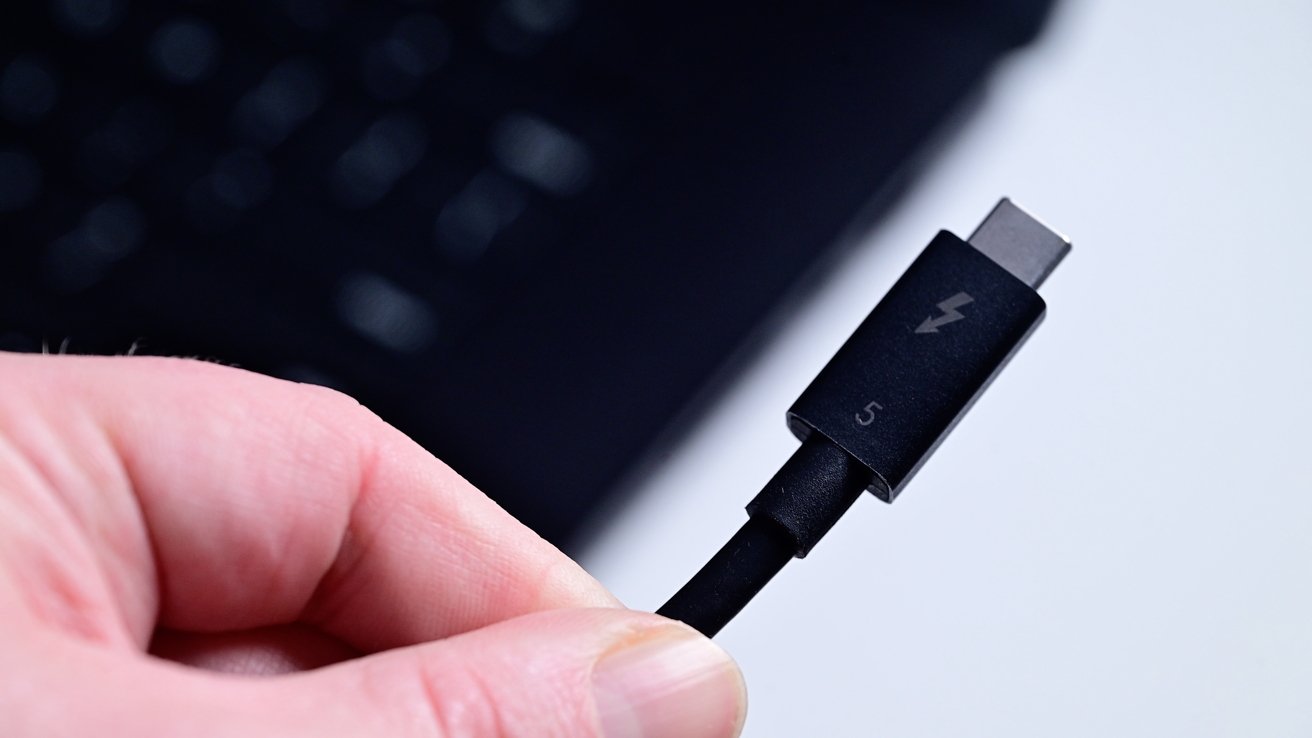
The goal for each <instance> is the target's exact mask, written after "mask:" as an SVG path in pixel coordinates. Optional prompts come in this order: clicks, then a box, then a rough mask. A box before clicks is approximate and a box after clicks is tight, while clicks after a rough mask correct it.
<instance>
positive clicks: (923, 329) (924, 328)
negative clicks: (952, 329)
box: [916, 292, 975, 333]
mask: <svg viewBox="0 0 1312 738" xmlns="http://www.w3.org/2000/svg"><path fill="white" fill-rule="evenodd" d="M974 301H975V298H973V297H971V296H970V295H967V294H966V293H965V292H958V293H957V294H955V295H953V296H952V297H949V298H948V299H946V300H944V301H943V302H940V303H939V304H938V309H939V310H942V311H943V314H942V315H940V316H939V317H937V318H925V322H924V323H921V324H920V327H919V328H917V329H916V333H938V329H939V328H941V327H943V326H945V325H947V324H948V323H955V322H957V321H958V320H961V319H962V318H964V317H966V316H964V315H962V314H961V313H959V312H957V308H959V307H963V306H965V305H969V304H970V303H972V302H974Z"/></svg>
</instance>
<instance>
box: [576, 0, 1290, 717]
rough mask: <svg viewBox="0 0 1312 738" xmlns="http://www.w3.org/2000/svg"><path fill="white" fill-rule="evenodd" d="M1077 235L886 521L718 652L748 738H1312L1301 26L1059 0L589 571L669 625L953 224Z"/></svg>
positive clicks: (1255, 9)
mask: <svg viewBox="0 0 1312 738" xmlns="http://www.w3.org/2000/svg"><path fill="white" fill-rule="evenodd" d="M1003 194H1006V195H1010V196H1012V197H1014V198H1015V199H1016V200H1017V201H1018V202H1021V203H1022V204H1024V205H1025V206H1026V207H1028V208H1029V209H1031V210H1032V211H1034V212H1035V213H1037V214H1039V215H1040V216H1041V217H1043V218H1044V219H1045V220H1047V221H1048V222H1050V223H1052V224H1053V225H1055V226H1056V227H1058V228H1060V229H1061V230H1063V231H1065V232H1066V233H1067V234H1069V235H1070V236H1071V238H1072V240H1073V242H1074V244H1075V250H1074V252H1073V253H1072V255H1071V257H1070V258H1068V259H1067V261H1066V262H1065V263H1064V264H1063V265H1062V266H1061V268H1060V269H1058V271H1057V273H1056V274H1055V275H1054V276H1053V277H1052V279H1051V280H1050V281H1049V282H1048V283H1047V284H1046V285H1045V286H1044V290H1043V292H1044V296H1045V298H1046V299H1047V300H1048V304H1049V314H1048V319H1047V321H1046V322H1045V323H1044V325H1043V326H1042V327H1041V328H1040V329H1039V331H1038V332H1037V333H1036V334H1035V336H1034V338H1033V339H1032V340H1031V341H1030V343H1029V344H1028V345H1027V346H1026V348H1025V349H1024V350H1023V351H1021V352H1020V354H1019V355H1018V356H1017V358H1016V359H1015V360H1014V361H1013V362H1012V364H1011V365H1010V366H1009V368H1008V369H1007V371H1006V372H1004V373H1003V374H1002V375H1001V377H1000V378H999V379H998V381H997V382H995V383H994V385H993V386H992V387H991V388H990V390H989V392H988V393H987V394H986V395H985V396H984V398H983V399H982V400H981V401H980V402H979V403H978V404H977V405H976V407H975V409H974V410H973V411H972V412H971V414H970V416H969V417H967V418H966V419H965V420H964V421H963V422H962V423H961V424H960V425H959V426H958V428H957V429H956V431H955V432H954V434H953V435H952V436H951V437H950V438H949V439H948V440H947V442H946V443H944V444H943V445H942V447H941V448H940V449H939V451H938V453H937V454H936V455H935V457H934V458H933V460H932V461H931V462H930V463H929V464H928V465H927V466H926V467H925V468H924V469H923V470H922V471H921V473H920V474H919V475H918V476H917V477H916V478H915V480H914V481H913V483H912V484H911V485H910V487H909V488H908V489H907V490H906V491H905V493H904V494H903V496H902V497H901V498H900V499H899V500H898V502H897V503H896V504H895V505H893V506H888V505H885V504H884V503H882V502H879V501H878V500H876V499H874V498H873V497H869V496H867V497H866V498H865V499H863V500H861V501H860V502H858V504H857V505H856V507H855V508H854V509H853V510H852V511H851V512H850V513H849V514H848V516H847V517H846V518H845V519H844V520H843V521H842V522H841V523H840V524H839V525H838V526H837V527H836V528H835V529H834V531H833V532H832V533H831V534H830V536H829V537H828V538H826V539H825V541H824V542H823V543H821V544H820V546H819V547H818V548H817V549H816V551H815V552H814V553H813V554H812V555H811V556H810V557H808V558H807V559H805V560H803V561H796V562H793V563H792V564H790V565H789V566H788V568H787V569H785V570H784V572H783V573H782V574H781V575H780V576H779V577H778V578H776V580H775V581H774V582H773V583H771V585H770V586H769V587H767V589H766V591H765V592H763V593H762V594H761V595H760V597H759V598H758V599H757V600H755V601H754V602H753V603H752V604H751V605H750V606H749V607H748V608H747V609H746V610H745V611H744V612H743V613H742V615H740V616H739V618H738V619H737V620H736V621H735V622H734V623H732V624H731V625H730V626H729V627H728V628H727V629H726V630H725V631H724V632H723V633H722V634H721V636H720V637H719V642H720V643H722V644H723V645H724V646H725V647H726V648H728V649H729V650H730V651H731V652H732V653H733V654H734V655H735V656H736V657H737V659H738V660H739V662H740V663H741V665H742V666H743V668H744V670H745V672H746V674H747V677H748V682H749V686H750V689H751V696H752V707H751V713H750V717H749V720H748V725H747V730H746V735H747V736H748V737H749V738H766V737H767V736H788V737H790V738H792V737H796V736H824V737H830V736H833V737H843V736H884V737H888V738H895V737H896V738H905V737H911V736H916V737H920V736H953V737H955V736H1007V737H1008V738H1017V737H1023V736H1036V737H1037V736H1043V737H1044V738H1049V737H1051V736H1063V737H1073V736H1099V737H1103V736H1117V737H1121V736H1189V737H1190V738H1194V737H1204V736H1262V737H1266V736H1300V737H1301V738H1305V737H1306V736H1309V735H1312V433H1309V431H1308V429H1307V424H1308V422H1309V420H1310V419H1312V387H1310V386H1309V379H1310V378H1312V368H1310V367H1309V364H1310V363H1312V325H1310V321H1309V317H1312V243H1310V239H1309V237H1308V235H1307V234H1309V233H1310V232H1312V3H1308V2H1303V1H1299V2H1293V1H1291V2H1284V3H1281V2H1275V1H1274V0H1267V1H1265V2H1264V1H1260V0H1259V1H1257V2H1220V1H1218V0H1201V1H1199V0H1194V1H1192V2H1190V1H1185V0H1178V1H1177V0H1172V1H1169V2H1168V1H1157V2H1130V1H1129V0H1114V1H1113V0H1099V1H1097V2H1094V1H1093V0H1084V1H1083V2H1072V1H1069V0H1066V1H1063V2H1060V3H1059V4H1058V8H1057V13H1056V15H1055V17H1054V18H1053V22H1052V23H1051V25H1050V26H1049V28H1048V29H1047V33H1046V34H1045V35H1044V36H1043V37H1042V38H1041V40H1040V41H1039V42H1038V43H1037V44H1036V45H1035V46H1033V47H1031V48H1030V49H1029V50H1027V51H1025V52H1022V53H1021V54H1019V55H1017V56H1015V57H1013V58H1012V59H1011V60H1010V61H1009V62H1008V63H1007V64H1005V65H1004V66H1003V67H1002V68H1000V69H999V70H998V73H997V74H996V75H995V76H994V78H993V84H992V85H991V87H990V90H989V94H988V97H987V99H986V101H985V103H984V106H983V108H982V110H980V111H978V112H977V114H976V115H974V116H973V117H972V118H971V119H970V120H969V122H968V124H967V125H966V127H965V130H964V131H962V132H960V135H957V136H955V137H953V138H952V139H951V140H950V142H949V143H948V145H947V148H946V149H945V150H944V151H943V152H942V153H941V155H940V156H939V157H938V158H936V159H935V163H934V165H933V166H932V167H931V168H930V171H929V172H928V174H927V176H925V177H924V178H923V179H922V180H921V181H920V182H919V185H918V186H917V187H916V188H915V189H914V191H913V193H912V194H911V196H909V197H908V198H907V199H906V200H904V201H903V203H902V204H901V205H900V206H899V207H898V208H897V209H896V211H895V212H894V213H893V214H892V216H891V217H889V218H887V219H886V220H884V221H883V223H882V225H881V226H880V227H879V229H878V230H877V231H876V232H874V233H872V234H870V236H869V238H868V239H867V240H866V241H865V242H864V243H862V244H861V245H860V247H859V248H857V249H856V250H855V251H854V252H853V253H852V254H851V256H850V258H849V259H848V261H847V262H846V263H845V264H844V265H843V268H842V269H840V270H838V272H837V273H836V274H835V276H834V277H833V278H832V279H831V280H830V281H829V282H828V283H827V284H825V285H824V288H823V289H821V290H819V291H818V294H817V295H816V296H815V297H813V298H811V299H809V300H808V301H806V302H805V303H804V304H802V305H800V306H799V307H798V308H797V311H796V313H795V315H793V316H792V317H791V318H790V321H789V322H788V323H787V325H785V326H784V328H783V330H782V331H781V332H779V333H778V334H777V336H775V337H774V339H773V340H772V341H771V343H770V345H769V347H768V350H767V351H765V352H764V354H763V355H762V356H761V357H760V358H759V360H758V361H755V362H753V363H752V364H751V365H750V366H748V367H746V369H745V370H744V371H743V372H742V374H741V376H740V377H739V378H738V379H737V380H736V381H735V382H733V383H732V389H730V390H729V391H728V392H726V393H725V394H723V395H721V396H720V397H719V398H717V405H716V407H715V408H714V410H713V412H712V413H710V414H709V416H708V417H707V419H706V420H705V422H703V423H701V424H700V425H698V426H697V427H695V428H694V429H693V431H692V432H691V433H689V434H687V435H686V436H685V437H684V439H683V441H682V443H680V444H679V445H678V446H677V447H676V448H675V449H674V450H673V452H672V453H671V454H670V456H669V457H668V458H667V459H666V460H665V461H664V462H662V463H661V464H659V465H658V466H657V467H655V468H654V469H652V470H649V473H648V474H647V475H646V476H645V477H644V478H643V479H642V480H641V484H640V487H641V489H640V490H639V494H638V496H637V498H636V500H635V501H634V502H633V503H632V504H631V505H629V506H628V507H627V508H626V509H625V510H624V511H623V512H622V514H621V515H619V516H618V518H616V519H615V521H614V522H613V523H612V524H611V525H610V526H609V527H608V528H607V529H606V530H605V531H603V534H602V536H601V538H600V539H599V540H598V542H597V545H595V546H593V547H592V548H591V549H590V551H589V555H588V557H587V559H586V561H585V562H584V563H585V565H587V566H588V568H589V569H590V570H591V571H592V572H594V573H595V574H596V575H597V576H599V577H600V578H601V580H602V581H603V582H605V583H606V584H607V585H609V586H610V587H612V588H613V589H614V590H615V591H616V593H617V594H618V595H619V596H620V597H621V598H622V599H624V600H625V601H626V602H627V603H629V604H630V605H631V606H634V607H640V608H645V609H654V608H656V607H658V606H659V605H660V604H661V603H662V602H663V601H664V599H665V598H666V597H668V596H669V595H670V594H671V593H673V592H674V591H675V590H676V589H677V588H678V587H679V586H680V585H682V584H683V582H684V581H685V580H686V579H687V578H688V577H689V576H690V575H691V574H692V573H693V572H694V571H695V570H696V569H697V568H698V567H699V566H700V565H701V564H702V563H704V561H705V560H706V559H707V558H708V557H709V556H710V555H711V553H713V552H714V551H715V550H716V549H717V548H718V547H719V546H720V545H721V544H722V543H723V542H724V541H726V540H727V539H728V537H729V535H730V534H731V533H732V532H733V531H734V530H736V529H737V527H738V526H739V525H740V524H741V523H742V522H743V520H744V519H745V513H744V512H743V509H742V508H743V505H744V504H745V503H746V502H747V501H748V500H749V499H750V498H751V496H752V495H753V494H755V492H756V490H757V489H758V488H759V487H760V485H761V484H762V483H764V482H765V481H766V480H767V479H768V478H769V477H770V475H771V474H772V473H773V472H774V470H775V469H776V468H777V467H778V465H779V463H780V462H782V461H783V460H784V459H785V458H786V457H787V456H788V454H790V453H791V452H792V450H793V448H794V447H795V445H796V442H795V441H794V440H793V438H792V437H791V435H790V434H789V433H788V432H787V430H786V429H785V426H784V423H783V415H784V410H785V409H786V408H787V407H788V406H789V404H790V403H791V402H792V400H793V399H794V398H795V397H796V396H797V394H798V393H799V392H800V390H801V389H802V388H803V387H804V386H805V385H806V384H807V382H808V381H809V380H810V379H811V377H812V376H813V375H814V374H815V372H816V371H817V370H818V369H819V368H820V367H821V365H822V364H823V363H824V362H825V361H826V360H827V359H828V357H829V356H830V354H831V353H832V352H833V351H834V349H835V348H837V347H838V346H839V345H840V344H841V343H842V341H843V340H844V339H845V338H846V337H847V335H848V334H849V333H850V332H851V330H852V329H853V328H854V327H855V326H856V325H857V323H858V322H860V320H861V318H862V317H864V315H865V314H866V313H867V312H868V311H869V309H870V308H871V307H872V306H873V305H874V303H875V302H876V301H877V300H878V298H879V297H880V296H881V295H882V294H883V292H884V291H885V290H886V289H887V288H888V286H889V285H890V284H891V282H892V281H893V280H894V279H895V278H896V277H897V275H898V274H900V273H901V271H902V269H903V268H904V267H905V266H906V265H907V264H908V263H909V262H910V261H911V259H912V258H913V257H914V256H915V254H916V253H917V252H918V251H919V250H920V249H921V248H922V247H923V246H924V244H926V243H927V242H928V241H929V239H930V238H931V237H932V236H933V235H934V233H935V232H936V231H937V230H938V229H939V228H941V227H945V228H948V229H950V230H953V231H954V232H956V233H958V234H959V235H962V236H965V235H967V234H969V232H970V231H971V230H972V229H973V227H974V226H975V224H976V223H977V222H978V221H979V220H980V219H981V218H982V217H983V216H984V215H985V214H986V213H987V212H988V210H989V209H990V208H991V207H992V205H993V203H994V201H995V200H996V199H997V198H998V196H1000V195H1003Z"/></svg>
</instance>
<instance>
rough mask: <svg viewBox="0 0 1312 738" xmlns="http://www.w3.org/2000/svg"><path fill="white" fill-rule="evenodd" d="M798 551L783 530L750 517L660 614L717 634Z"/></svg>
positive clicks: (766, 521) (658, 612)
mask: <svg viewBox="0 0 1312 738" xmlns="http://www.w3.org/2000/svg"><path fill="white" fill-rule="evenodd" d="M793 556H794V549H793V541H792V539H791V538H790V537H789V536H788V534H787V532H786V531H784V529H782V528H780V527H779V526H778V525H775V524H774V523H772V522H770V521H769V520H766V519H764V518H749V519H748V520H747V522H746V523H744V524H743V527H741V528H739V529H738V532H737V533H734V534H733V538H730V539H729V542H728V543H726V544H724V548H721V549H720V551H719V553H717V554H715V555H714V556H712V557H711V560H710V561H708V562H706V566H703V567H702V568H701V571H699V572H697V573H696V574H695V575H694V576H693V578H692V579H690V580H688V583H687V584H685V585H683V589H680V590H679V591H678V592H676V593H675V595H674V596H673V597H671V598H670V601H669V602H666V603H665V606H664V607H662V608H661V609H660V610H657V611H656V612H657V614H660V615H664V616H665V617H667V618H674V619H675V620H682V621H683V622H685V623H687V624H688V625H691V626H692V627H694V628H696V629H697V630H699V631H701V632H702V633H704V634H706V635H708V636H713V635H715V634H716V633H719V632H720V629H721V628H723V627H724V626H725V624H726V623H728V622H729V621H730V620H732V619H733V616H734V615H737V614H738V611H739V610H742V609H743V607H744V606H745V605H746V604H747V602H748V601H749V600H751V599H752V598H753V597H755V596H756V593H757V592H760V591H761V588H762V587H764V586H765V585H766V583H767V582H769V581H770V580H771V579H773V578H774V575H775V574H778V573H779V571H780V570H781V569H783V568H784V564H787V563H788V562H789V561H790V560H792V558H793Z"/></svg>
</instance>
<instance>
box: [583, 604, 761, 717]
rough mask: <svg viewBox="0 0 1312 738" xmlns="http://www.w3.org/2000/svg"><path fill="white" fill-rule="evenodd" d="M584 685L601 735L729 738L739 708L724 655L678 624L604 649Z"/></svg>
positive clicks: (741, 693)
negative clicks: (589, 687)
mask: <svg viewBox="0 0 1312 738" xmlns="http://www.w3.org/2000/svg"><path fill="white" fill-rule="evenodd" d="M592 688H593V690H594V693H595V695H596V704H597V711H598V713H599V715H600V717H601V727H602V735H603V736H604V738H733V737H734V736H737V735H738V733H739V732H740V731H741V730H742V722H743V716H744V714H745V712H746V706H747V692H746V689H745V687H744V686H743V678H742V674H741V673H739V671H738V666H737V665H736V664H734V662H733V660H732V659H730V658H729V655H728V654H726V653H725V652H724V651H723V650H722V649H720V647H719V646H717V645H715V644H714V643H711V641H710V640H709V639H707V638H703V637H702V636H700V635H697V634H696V633H692V632H685V631H682V630H668V631H661V632H658V633H655V634H652V635H649V636H646V637H643V638H641V639H639V640H636V641H634V642H631V643H628V644H625V645H623V646H621V647H619V648H617V649H615V650H613V651H611V652H610V653H608V654H606V655H605V656H603V657H602V659H601V661H599V662H598V663H597V666H596V668H595V669H594V670H593V672H592Z"/></svg>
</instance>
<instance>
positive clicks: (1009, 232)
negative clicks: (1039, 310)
mask: <svg viewBox="0 0 1312 738" xmlns="http://www.w3.org/2000/svg"><path fill="white" fill-rule="evenodd" d="M967 240H968V241H969V242H970V245H971V246H974V247H975V248H976V249H979V251H980V253H982V254H984V255H985V256H987V257H989V258H990V259H992V260H993V261H995V262H997V263H998V266H1001V267H1002V268H1003V269H1006V270H1007V271H1009V272H1011V273H1012V275H1014V276H1015V277H1016V278H1017V279H1019V280H1021V281H1022V282H1024V283H1025V284H1028V285H1029V286H1030V287H1032V288H1034V289H1036V290H1037V289H1038V288H1039V285H1041V284H1043V280H1045V279H1047V278H1048V275H1049V274H1052V270H1053V269H1056V268H1057V265H1058V264H1060V263H1061V260H1062V259H1063V258H1065V256H1066V254H1067V253H1068V252H1069V251H1070V250H1071V242H1070V239H1068V238H1066V237H1065V236H1063V235H1062V234H1060V233H1058V232H1057V231H1055V230H1053V229H1051V228H1049V227H1048V226H1047V225H1046V224H1044V222H1043V221H1041V220H1039V219H1038V218H1036V217H1034V216H1033V215H1030V214H1029V213H1027V212H1025V210H1024V209H1023V208H1021V207H1020V206H1019V205H1017V204H1016V203H1014V202H1012V201H1011V200H1009V199H1007V198H1005V197H1004V198H1002V200H1000V201H999V202H998V204H997V207H995V208H993V212H991V213H989V215H988V217H987V218H985V219H984V222H982V223H980V224H979V227H978V228H976V229H975V232H974V233H972V234H970V238H969V239H967Z"/></svg>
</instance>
